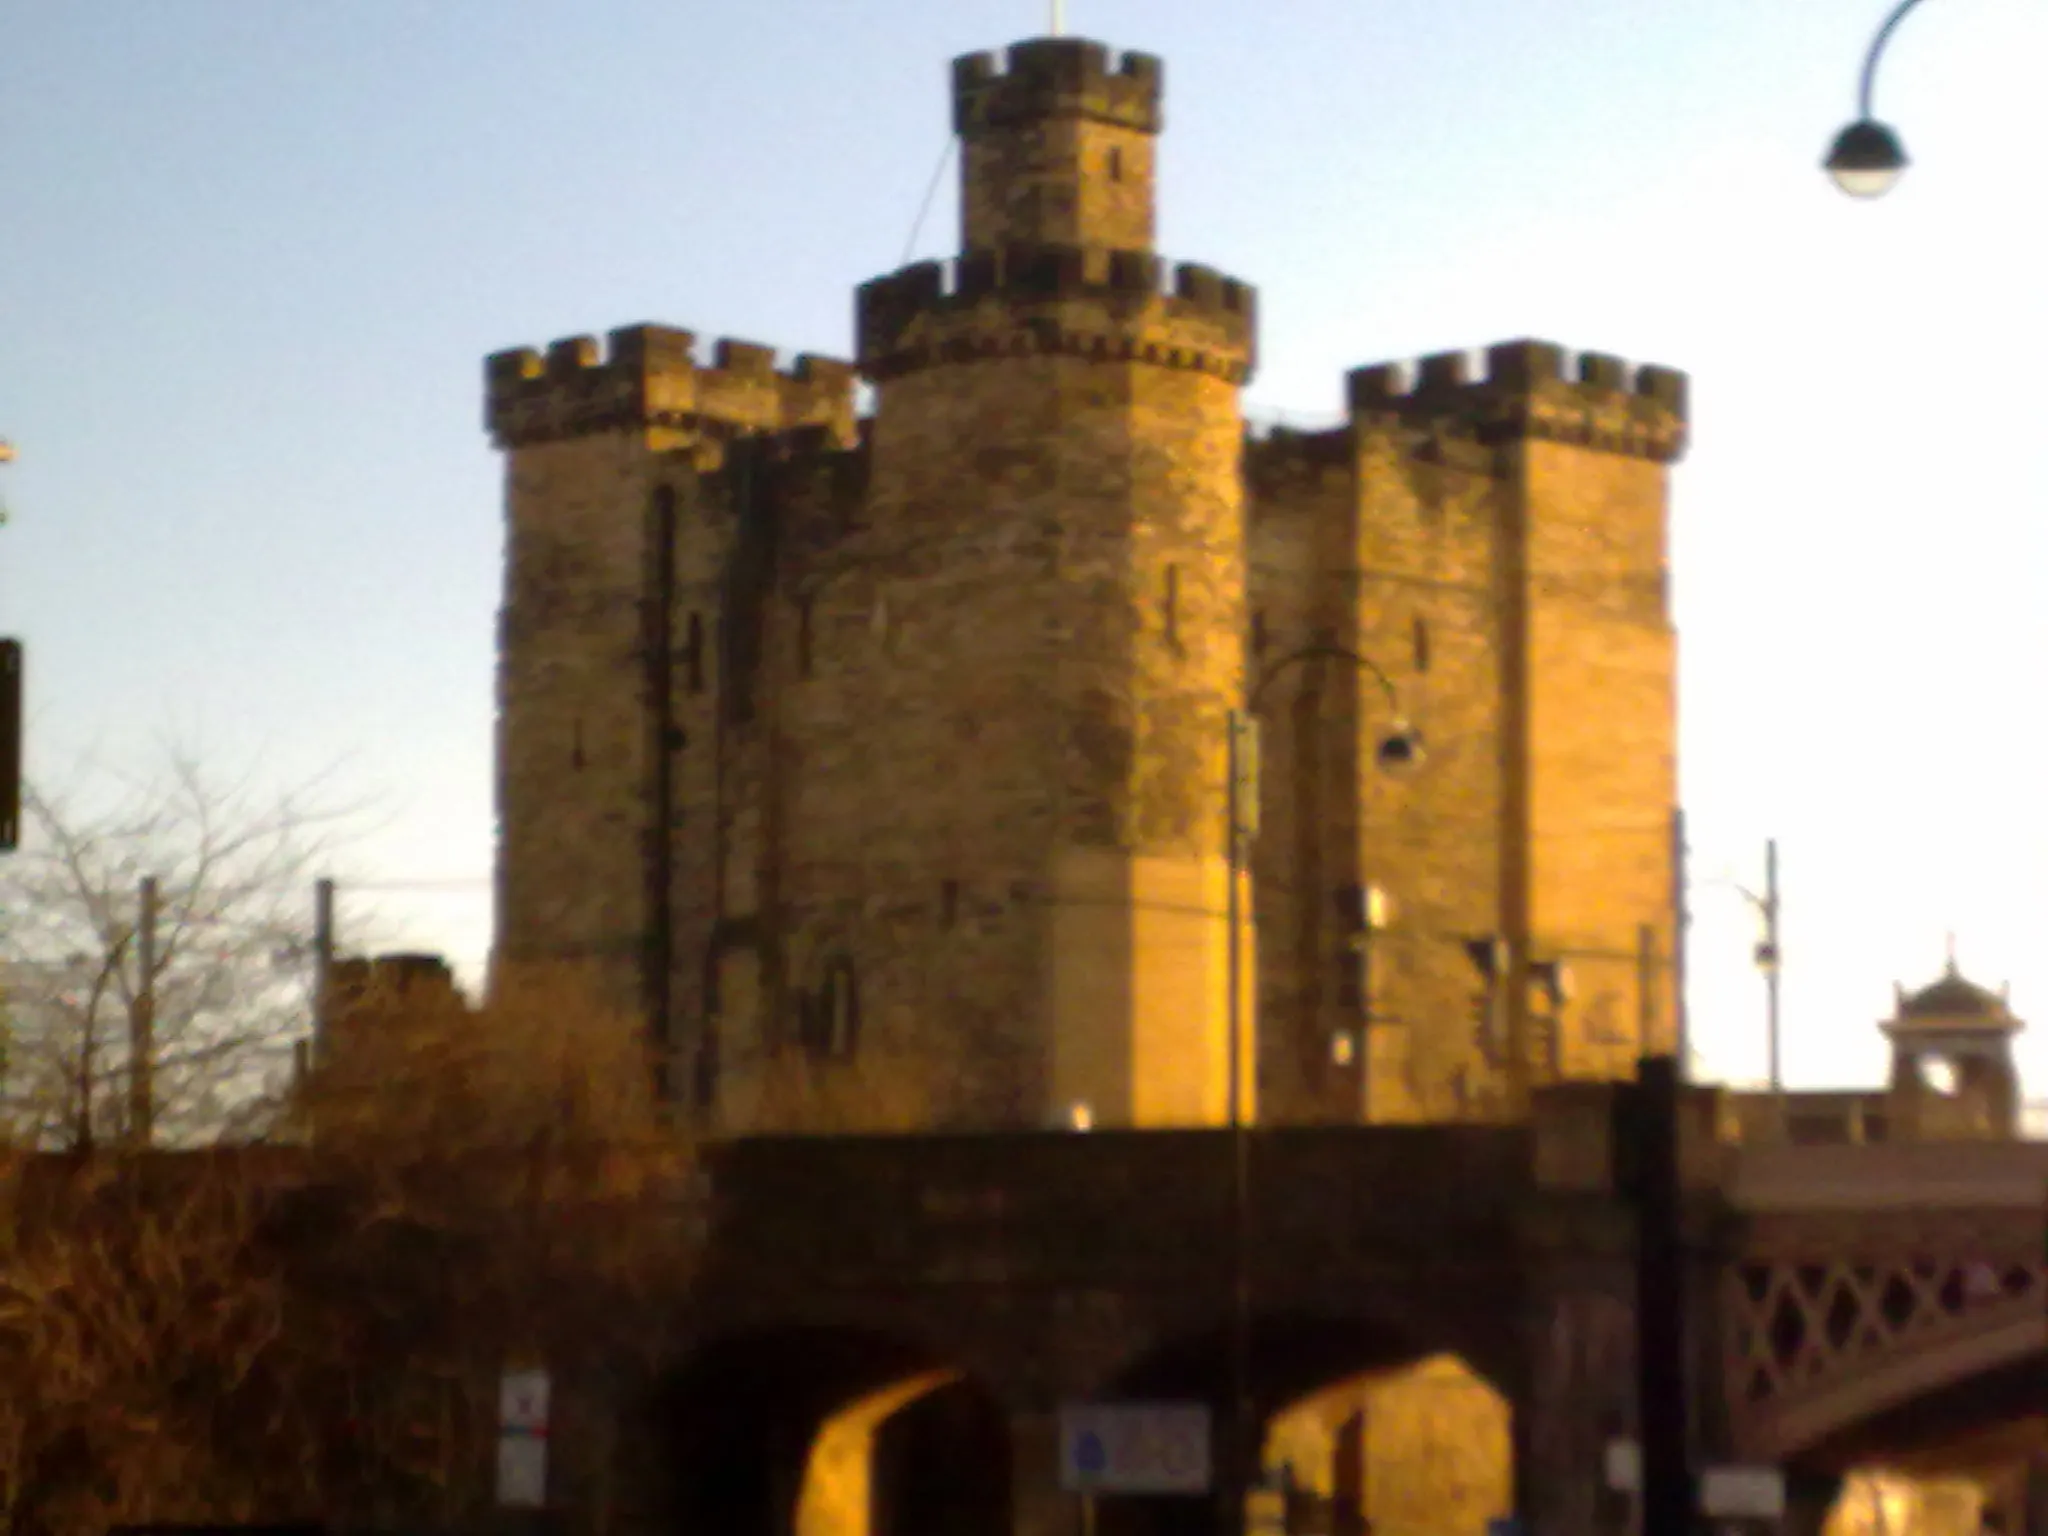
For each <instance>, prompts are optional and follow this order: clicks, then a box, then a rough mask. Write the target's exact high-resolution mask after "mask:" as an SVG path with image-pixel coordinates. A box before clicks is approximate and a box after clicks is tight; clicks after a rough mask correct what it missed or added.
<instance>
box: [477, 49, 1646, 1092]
mask: <svg viewBox="0 0 2048 1536" xmlns="http://www.w3.org/2000/svg"><path fill="white" fill-rule="evenodd" d="M1161 106H1162V72H1161V67H1160V65H1159V63H1158V61H1157V60H1155V59H1152V58H1149V57H1146V56H1144V55H1141V54H1126V55H1123V56H1121V57H1119V56H1115V55H1112V54H1111V53H1109V52H1108V51H1107V50H1105V49H1104V48H1103V47H1101V46H1100V45H1097V44H1094V43H1088V42H1083V41H1079V40H1074V39H1065V38H1060V39H1050V40H1040V41H1035V42H1029V43H1024V44H1020V45H1018V46H1017V47H1015V48H1012V49H1011V50H1010V51H1009V53H1008V55H1007V56H1006V57H1005V58H1002V59H1000V60H999V59H996V58H993V57H990V56H987V55H974V56H971V57H968V58H964V59H961V60H959V61H957V62H956V63H955V65H954V69H953V114H954V124H955V128H956V130H957V132H958V134H959V136H960V139H961V155H960V163H961V167H962V172H961V174H962V188H961V192H962V195H961V210H962V217H961V222H962V229H961V241H960V245H961V248H960V253H959V255H958V256H957V257H956V258H954V259H953V260H951V261H948V262H944V263H939V262H920V263H918V264H915V265H913V266H910V267H907V268H905V269H904V270H902V271H900V272H896V273H892V274H889V275H887V276H883V277H878V278H876V279H874V280H872V281H870V282H868V283H866V284H865V285H863V286H862V287H861V288H860V289H859V291H858V294H857V299H856V305H855V319H856V325H855V356H854V359H853V361H852V362H850V363H849V362H840V361H832V360H827V359H824V358H819V357H811V356H805V357H800V358H798V359H797V360H796V361H795V363H794V364H793V365H792V366H790V367H787V368H779V367H778V365H777V361H776V358H775V356H774V354H773V353H772V352H771V351H769V350H768V349H766V348H763V347H759V346H754V345H750V344H745V343H741V342H734V341H723V342H719V343H717V344H716V346H715V347H713V348H711V349H710V350H709V360H708V362H707V361H705V360H703V353H702V352H701V351H700V349H699V347H698V345H697V343H696V341H695V338H693V337H692V336H691V335H690V333H688V332H684V331H678V330H672V329H668V328H665V327H661V326H654V325H641V326H633V327H630V328H627V329H624V330H618V331H614V332H613V333H611V336H610V338H609V341H608V343H607V344H606V345H604V346H603V347H600V346H599V345H598V344H597V343H596V342H594V341H592V340H590V339H588V338H576V339H571V340H567V341H561V342H557V343H555V344H554V345H552V346H551V347H549V348H548V349H547V351H546V352H545V354H542V353H538V352H534V351H529V350H519V351H511V352H505V353H500V354H498V355H497V356H495V357H493V358H491V359H490V361H489V363H488V366H487V395H488V404H487V421H488V425H489V429H490V431H491V433H492V436H493V438H494V440H495V441H496V443H497V444H498V446H499V447H500V448H501V449H503V450H504V452H505V455H506V465H507V476H506V484H507V490H506V515H507V528H508V539H507V564H506V580H505V593H504V606H503V610H502V614H501V630H500V637H499V740H498V808H499V818H500V847H499V856H498V901H499V910H498V921H499V933H498V946H499V947H498V952H497V955H496V965H497V967H498V968H499V969H500V971H501V972H502V970H503V969H504V968H505V967H508V966H520V965H527V964H564V963H567V964H573V965H576V966H578V967H583V968H586V969H587V970H588V972H589V974H590V976H591V977H592V979H593V981H594V983H595V984H596V985H598V986H599V987H601V988H602V989H603V990H604V991H605V992H606V993H607V994H609V996H611V997H612V998H613V999H615V1000H617V1001H619V1002H622V1003H625V1004H627V1005H629V1006H632V1007H635V1008H639V1009H643V1010H644V1011H645V1013H646V1015H647V1017H648V1019H649V1021H650V1028H651V1029H652V1030H653V1031H654V1032H655V1034H656V1037H657V1038H658V1039H659V1040H660V1041H661V1042H662V1043H663V1045H664V1056H665V1059H666V1060H667V1061H668V1062H669V1063H670V1064H671V1068H672V1072H673V1084H674V1087H675V1090H676V1092H677V1094H678V1096H679V1097H682V1098H685V1099H687V1100H689V1101H691V1102H693V1103H695V1104H696V1105H697V1106H699V1108H700V1109H701V1110H703V1111H704V1112H705V1113H706V1114H707V1115H709V1116H710V1117H711V1119H712V1122H713V1123H715V1124H718V1125H721V1126H724V1127H727V1128H732V1129H744V1128H745V1127H746V1126H747V1125H748V1124H749V1123H750V1116H752V1115H753V1114H754V1113H755V1112H756V1109H757V1107H758V1105H759V1103H760V1095H761V1094H762V1093H763V1092H764V1091H765V1090H764V1087H763V1085H764V1084H765V1083H766V1082H768V1081H769V1080H770V1079H771V1078H772V1077H773V1075H774V1074H775V1073H776V1072H777V1071H778V1070H780V1069H781V1068H782V1067H784V1066H787V1065H788V1064H790V1063H800V1064H801V1065H802V1070H803V1072H804V1074H805V1076H806V1080H807V1081H810V1082H813V1083H823V1082H828V1081H829V1080H831V1079H832V1078H833V1077H834V1075H835V1074H836V1075H839V1076H841V1077H843V1078H845V1079H847V1080H849V1081H860V1082H863V1083H870V1082H879V1081H881V1080H883V1079H887V1078H889V1077H891V1076H892V1075H900V1076H903V1077H905V1078H909V1077H915V1078H917V1080H918V1081H919V1082H920V1083H921V1085H922V1087H921V1090H920V1091H921V1094H922V1097H921V1098H920V1100H919V1103H920V1108H919V1110H918V1112H917V1113H918V1117H919V1118H920V1119H924V1120H928V1121H930V1122H932V1123H936V1124H940V1125H948V1126H955V1125H957V1126H1031V1125H1046V1124H1066V1123H1080V1122H1082V1121H1085V1122H1087V1123H1092V1124H1095V1125H1104V1126H1107V1125H1129V1124H1136V1125H1194V1124H1204V1123H1215V1122H1217V1121H1219V1120H1221V1119H1222V1118H1223V1117H1224V1116H1225V1114H1226V1111H1227V1103H1226V1099H1227V1087H1226V1084H1227V1081H1228V1067H1229V1054H1230V1053H1229V1040H1228V1025H1227V1019H1228V1015H1229V1008H1228V1002H1229V999H1228V996H1227V993H1228V982H1227V979H1226V978H1227V975H1228V940H1229V932H1228V928H1227V920H1226V916H1225V913H1226V910H1227V907H1228V899H1227V898H1228V895H1229V880H1230V874H1229V869H1228V862H1227V856H1226V846H1227V829H1226V818H1227V811H1226V806H1227V798H1228V789H1227V783H1226V778H1227V768H1226V764H1227V751H1228V748H1227V743H1228V721H1229V715H1230V712H1231V711H1232V710H1233V709H1241V708H1245V707H1247V706H1248V705H1249V704H1251V703H1253V702H1254V701H1255V702H1256V708H1257V714H1258V716H1259V718H1260V720H1261V723H1262V727H1263V742H1264V750H1263V754H1262V756H1263V771H1262V773H1261V774H1260V776H1259V780H1258V793H1259V800H1260V807H1259V809H1260V823H1261V825H1260V830H1259V834H1258V838H1257V840H1256V842H1255V844H1254V845H1253V856H1252V860H1251V870H1250V877H1249V880H1248V882H1247V889H1246V891H1245V895H1246V897H1247V899H1246V901H1245V902H1244V903H1243V907H1244V909H1245V910H1246V911H1247V912H1248V913H1249V914H1251V916H1250V920H1249V922H1248V923H1247V927H1246V930H1245V932H1244V934H1243V939H1244V953H1245V954H1246V956H1247V957H1248V958H1251V959H1252V964H1251V965H1250V967H1249V970H1248V974H1249V975H1250V976H1251V977H1253V978H1254V980H1253V982H1252V983H1251V985H1250V986H1249V987H1248V993H1249V994H1251V995H1250V996H1249V997H1248V1001H1251V1002H1255V1004H1256V1006H1255V1007H1248V1008H1247V1009H1246V1010H1244V1011H1245V1014H1246V1016H1247V1018H1252V1017H1255V1019H1256V1026H1255V1029H1254V1031H1253V1034H1254V1037H1255V1039H1256V1054H1257V1059H1258V1071H1257V1074H1256V1082H1257V1093H1258V1106H1257V1109H1258V1114H1259V1117H1260V1118H1261V1119H1263V1120H1266V1121H1298V1120H1309V1121H1343V1120H1355V1119H1358V1118H1360V1117H1361V1116H1364V1117H1367V1118H1371V1119H1375V1120H1386V1119H1395V1120H1403V1119H1445V1118H1463V1117H1497V1116H1503V1115H1512V1114H1515V1113H1518V1112H1519V1109H1520V1107H1521V1106H1522V1105H1523V1103H1524V1102H1525V1099H1526V1094H1527V1092H1528V1091H1529V1089H1530V1088H1531V1087H1532V1086H1533V1085H1535V1084H1539V1083H1542V1082H1547V1081H1552V1080H1555V1079H1558V1078H1567V1077H1601V1076H1613V1075H1621V1074H1623V1073H1625V1072H1627V1071H1628V1070H1629V1069H1630V1067H1631V1065H1632V1063H1633V1061H1634V1059H1635V1057H1636V1056H1637V1054H1638V1053H1639V1052H1640V1051H1641V1050H1642V1049H1643V1048H1644V1046H1645V1045H1656V1046H1659V1047H1663V1048H1668V1047H1669V1045H1670V1043H1671V1030H1672V1019H1673V1008H1672V999H1673V996H1674V988H1673V982H1672V965H1671V956H1672V930H1671V921H1670V913H1671V908H1672V900H1671V891H1672V885H1673V879H1672V874H1673V871H1672V852H1671V842H1670V832H1669V827H1670V819H1671V811H1672V807H1673V805H1674V802H1675V774H1676V769H1675V701H1674V668H1675V652H1674V637H1673V633H1672V629H1671V623H1670V613H1669V607H1668V601H1667V592H1666V581H1665V482H1666V474H1667V466H1668V465H1669V464H1670V463H1672V462H1673V461H1674V460H1675V459H1676V458H1677V457H1678V455H1679V454H1680V452H1681V451H1682V448H1683V445H1684V435H1685V398H1684V395H1685V392H1684V379H1683V378H1682V376H1680V375H1678V374H1676V373H1672V372H1669V371H1667V370H1663V369H1658V368H1647V367H1646V368H1640V369H1631V368H1630V367H1628V366H1627V365H1625V364H1623V363H1622V362H1620V361H1619V360H1617V359H1613V358H1609V357H1604V356H1598V355H1591V354H1588V355H1585V356H1579V357H1573V356H1570V355H1568V354H1566V353H1565V352H1564V351H1563V350H1561V349H1560V348H1557V347H1554V346H1551V345H1548V344H1545V343H1539V342H1526V341H1525V342H1514V343H1510V344H1507V345H1502V346H1496V347H1493V348H1491V349H1489V350H1487V351H1486V352H1485V353H1484V354H1483V355H1482V356H1480V357H1477V358H1474V357H1471V356H1469V355H1467V354H1464V353H1453V354H1447V355H1444V356H1440V357H1432V358H1427V359H1424V360H1423V361H1422V362H1421V364H1420V365H1419V366H1418V367H1414V368H1408V367H1401V366H1378V367H1369V368H1361V369H1359V370H1358V371H1356V372H1355V373H1353V374H1352V375H1351V377H1350V381H1349V382H1350V387H1349V412H1348V419H1347V420H1346V421H1345V422H1344V424H1343V425H1341V426H1339V427H1337V428H1335V429H1333V430H1330V431H1327V432H1320V433H1308V434H1297V433H1282V432H1274V433H1270V434H1267V435H1263V436H1259V435H1254V434H1251V433H1249V432H1248V430H1247V426H1246V423H1245V420H1244V417H1243V414H1242V410H1241V400H1240V391H1241V390H1242V388H1243V386H1244V384H1245V382H1246V380H1247V379H1248V378H1249V377H1250V376H1251V374H1252V371H1253V368H1254V366H1255V363H1256V341H1257V324H1256V315H1257V311H1256V304H1255V299H1254V293H1253V290H1252V289H1251V288H1250V287H1249V286H1247V285H1246V284H1244V283H1242V282H1240V281H1238V280H1236V279H1234V278H1231V277H1226V276H1224V275H1222V274H1221V273H1218V272H1215V271H1213V270H1211V269H1209V268H1207V267H1203V266H1199V265H1192V264H1170V263H1168V262H1166V261H1165V260H1163V259H1162V258H1161V256H1160V255H1158V254H1157V253H1156V252H1155V251H1154V250H1153V227H1154V209H1155V175H1154V167H1155V152H1156V148H1157V142H1158V137H1159V134H1160V131H1161V127H1162V114H1161ZM858 379H865V380H867V381H869V382H870V383H871V384H872V385H873V386H874V404H873V410H872V412H871V413H869V414H866V415H862V414H860V413H859V412H857V410H856V405H855V393H854V392H855V385H856V380H858ZM1346 653H1352V654H1355V656H1356V657H1358V658H1362V659H1363V662H1364V663H1366V664H1369V665H1361V664H1360V662H1357V661H1353V660H1351V659H1349V658H1348V656H1347V654H1346ZM1374 668H1377V669H1378V670H1379V671H1380V672H1383V673H1384V674H1385V677H1386V680H1387V681H1388V682H1390V683H1391V685H1392V690H1393V692H1394V693H1395V694H1396V695H1397V696H1398V708H1399V710H1400V712H1401V713H1402V714H1403V715H1404V716H1405V717H1406V722H1407V723H1412V724H1413V726H1414V727H1415V728H1416V729H1417V730H1419V731H1420V732H1421V733H1422V735H1423V737H1424V739H1425V740H1426V741H1427V743H1428V758H1427V761H1426V763H1425V764H1424V765H1423V766H1422V767H1421V768H1420V770H1419V771H1415V772H1411V773H1405V774H1401V775H1398V776H1396V775H1390V774H1385V773H1381V772H1379V771H1378V770H1377V769H1376V767H1375V764H1374V746H1375V743H1376V742H1377V741H1378V740H1379V739H1380V738H1381V737H1382V736H1383V735H1384V734H1385V732H1387V731H1388V730H1389V729H1390V727H1392V726H1393V725H1394V724H1395V723H1396V722H1395V720H1394V718H1393V711H1394V708H1395V704H1394V703H1393V702H1390V700H1389V698H1388V691H1387V689H1385V688H1383V687H1382V684H1381V681H1380V679H1379V678H1378V677H1377V676H1376V675H1375V673H1374V670H1373V669H1374ZM1375 890H1377V891H1381V892H1384V893H1385V895H1386V896H1387V897H1388V898H1390V901H1391V912H1390V914H1389V915H1388V917H1387V919H1386V920H1385V921H1384V922H1373V921H1371V919H1372V918H1373V917H1374V915H1375V913H1376V910H1377V905H1378V904H1377V903H1376V902H1375V901H1374V900H1373V899H1372V897H1371V895H1370V893H1371V892H1373V891H1375ZM1567 977H1568V978H1569V980H1570V985H1569V986H1566V985H1563V984H1562V983H1563V982H1564V981H1565V979H1566V978H1567ZM863 1073H868V1074H873V1075H874V1076H872V1077H867V1078H863V1077H861V1076H860V1074H863ZM881 1096H882V1093H881V1090H880V1089H877V1090H876V1097H877V1101H878V1102H879V1098H880V1097H881ZM859 1097H860V1096H859V1095H856V1099H858V1098H859ZM879 1112H880V1111H879V1110H878V1111H877V1113H879Z"/></svg>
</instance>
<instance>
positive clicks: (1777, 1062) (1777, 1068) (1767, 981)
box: [1756, 837, 1785, 1095]
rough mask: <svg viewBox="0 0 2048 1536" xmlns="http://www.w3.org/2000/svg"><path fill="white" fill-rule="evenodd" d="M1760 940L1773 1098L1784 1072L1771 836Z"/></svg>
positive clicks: (1766, 851) (1773, 841)
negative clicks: (1761, 937)
mask: <svg viewBox="0 0 2048 1536" xmlns="http://www.w3.org/2000/svg"><path fill="white" fill-rule="evenodd" d="M1762 906H1763V914H1764V937H1763V942H1762V943H1760V944H1758V945H1757V947H1756V963H1757V969H1759V970H1760V971H1762V972H1763V973H1764V987H1765V989H1766V996H1767V999H1768V1001H1767V1002H1766V1004H1765V1008H1766V1024H1765V1027H1766V1029H1767V1030H1768V1031H1769V1033H1770V1047H1771V1092H1772V1094H1773V1095H1778V1094H1782V1093H1784V1091H1785V1073H1784V1066H1783V1062H1782V1060H1781V1057H1780V1051H1781V1050H1782V1048H1783V1043H1784V1041H1783V1036H1782V1034H1781V1033H1780V1028H1781V1021H1780V1017H1779V1013H1778V1006H1779V1005H1778V974H1779V972H1778V840H1777V839H1776V838H1775V837H1774V838H1772V839H1771V840H1770V841H1769V842H1767V843H1765V844H1764V899H1763V903H1762Z"/></svg>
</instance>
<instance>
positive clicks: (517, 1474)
mask: <svg viewBox="0 0 2048 1536" xmlns="http://www.w3.org/2000/svg"><path fill="white" fill-rule="evenodd" d="M547 1501H548V1443H547V1441H545V1440H543V1439H541V1438H540V1437H539V1436H538V1435H500V1436H499V1437H498V1503H499V1504H500V1505H502V1506H503V1507H505V1508H506V1509H540V1508H542V1507H544V1506H545V1505H546V1504H547Z"/></svg>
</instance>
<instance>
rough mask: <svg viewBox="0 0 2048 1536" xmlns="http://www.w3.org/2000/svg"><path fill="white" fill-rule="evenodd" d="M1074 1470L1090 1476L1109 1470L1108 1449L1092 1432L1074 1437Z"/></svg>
mask: <svg viewBox="0 0 2048 1536" xmlns="http://www.w3.org/2000/svg"><path fill="white" fill-rule="evenodd" d="M1074 1470H1075V1471H1076V1472H1086V1473H1088V1474H1089V1475H1091V1476H1093V1475H1095V1474H1097V1473H1101V1472H1106V1471H1108V1470H1109V1447H1108V1446H1106V1445H1104V1444H1103V1443H1102V1436H1100V1435H1098V1434H1096V1433H1095V1432H1094V1431H1093V1430H1083V1431H1082V1432H1081V1433H1080V1434H1078V1435H1076V1436H1074Z"/></svg>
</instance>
